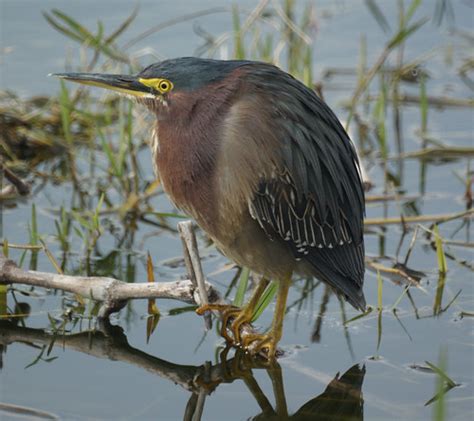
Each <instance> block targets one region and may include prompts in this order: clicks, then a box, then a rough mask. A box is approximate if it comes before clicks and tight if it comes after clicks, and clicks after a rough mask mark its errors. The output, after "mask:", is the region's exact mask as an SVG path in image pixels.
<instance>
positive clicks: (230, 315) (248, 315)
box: [196, 304, 253, 346]
mask: <svg viewBox="0 0 474 421" xmlns="http://www.w3.org/2000/svg"><path fill="white" fill-rule="evenodd" d="M209 310H214V311H218V312H219V313H221V319H222V325H221V330H220V333H221V336H222V337H223V338H224V339H225V340H226V341H227V342H228V343H230V344H232V345H234V346H241V343H242V327H243V325H245V324H250V322H251V320H252V316H253V312H252V311H251V310H250V309H247V308H245V307H244V308H243V309H242V308H240V307H236V306H233V305H230V304H206V305H204V306H201V307H199V308H198V309H197V310H196V313H197V314H199V315H202V314H204V313H205V312H206V311H209ZM229 328H230V331H231V332H232V337H231V336H230V335H229V333H228V329H229Z"/></svg>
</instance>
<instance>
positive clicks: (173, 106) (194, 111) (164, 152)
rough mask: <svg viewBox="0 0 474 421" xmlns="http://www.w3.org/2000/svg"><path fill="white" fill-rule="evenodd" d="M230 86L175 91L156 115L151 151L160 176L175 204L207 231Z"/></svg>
mask: <svg viewBox="0 0 474 421" xmlns="http://www.w3.org/2000/svg"><path fill="white" fill-rule="evenodd" d="M234 92H235V85H234V84H231V83H230V84H229V83H227V84H226V85H222V86H219V87H213V88H212V89H210V88H209V89H208V88H206V89H205V90H202V91H199V92H195V93H187V94H183V95H181V94H175V95H174V96H173V97H171V98H170V99H169V105H168V109H167V110H166V112H165V113H161V114H160V115H159V116H158V117H159V119H158V121H157V127H156V135H157V138H156V140H157V142H156V143H157V146H158V149H157V152H156V155H155V159H156V161H155V162H156V164H157V167H158V173H159V177H160V179H161V181H162V184H163V187H164V189H165V191H166V192H167V193H168V195H169V196H170V198H171V199H172V201H173V202H174V203H175V205H176V206H178V207H179V208H181V209H183V210H184V211H186V212H187V213H188V214H190V215H191V216H192V217H194V218H195V219H196V220H197V222H198V223H199V224H200V225H201V226H203V228H205V229H207V230H208V231H210V232H212V230H213V226H214V225H215V224H216V223H217V219H218V215H217V214H216V209H217V199H218V198H217V197H216V174H215V170H216V167H217V165H216V159H217V156H218V150H219V140H220V139H219V136H220V131H221V128H220V127H221V124H222V122H223V119H224V116H225V115H226V112H227V111H228V109H229V107H230V99H231V98H232V97H233V95H234Z"/></svg>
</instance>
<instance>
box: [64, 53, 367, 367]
mask: <svg viewBox="0 0 474 421" xmlns="http://www.w3.org/2000/svg"><path fill="white" fill-rule="evenodd" d="M55 76H57V77H60V78H63V79H67V80H71V81H73V82H79V83H82V84H87V85H94V86H99V87H102V88H108V89H111V90H114V91H118V92H119V93H123V94H127V95H130V96H132V97H134V98H136V99H137V100H138V102H140V103H142V104H144V105H145V106H146V107H148V109H149V110H150V111H151V112H152V113H154V114H155V116H156V127H155V130H154V134H153V137H152V141H151V152H152V155H153V163H154V166H155V170H156V172H157V176H158V177H159V178H160V180H161V182H162V185H163V188H164V190H165V191H166V193H167V194H168V195H169V197H170V198H171V200H172V202H173V203H174V204H175V205H176V206H177V207H178V208H180V209H182V210H184V211H185V212H187V213H188V214H189V215H191V216H192V217H193V218H194V219H195V220H196V222H197V224H198V225H199V226H200V227H201V228H202V229H203V230H204V231H205V232H206V233H207V234H208V235H209V236H210V237H211V238H212V240H213V241H214V242H215V244H216V245H217V247H218V248H219V249H220V250H221V251H222V252H223V253H224V254H225V255H226V256H227V257H228V258H230V259H231V260H233V261H235V262H236V263H237V264H238V265H241V266H245V267H248V268H250V269H251V270H252V271H253V272H254V273H256V274H258V275H259V276H261V277H262V280H261V281H260V282H259V283H258V284H257V286H256V288H255V291H254V293H253V295H252V297H251V298H250V300H249V302H248V303H247V304H246V305H245V306H244V307H243V308H242V309H238V308H235V307H231V306H229V307H226V308H222V307H219V310H220V311H222V317H223V323H222V330H221V334H222V336H224V337H225V338H226V339H227V340H228V341H232V342H233V343H234V345H240V346H242V347H244V348H247V347H249V345H251V347H250V349H252V350H253V352H260V351H264V352H266V353H267V355H268V357H269V358H273V357H274V356H275V351H276V345H277V343H278V341H279V340H280V338H281V334H282V326H283V318H284V314H285V308H286V299H287V295H288V289H289V286H290V284H291V277H292V274H293V273H298V274H301V275H303V276H314V277H316V278H318V279H320V280H322V281H324V282H325V283H326V284H328V285H329V286H330V287H331V288H332V289H333V290H334V291H335V292H336V293H337V294H339V295H341V296H343V297H344V298H345V299H346V300H347V301H348V302H349V303H350V304H352V305H353V306H354V307H355V308H357V309H359V310H364V309H365V305H366V304H365V298H364V294H363V291H362V284H363V279H364V239H363V218H364V206H365V205H364V191H363V187H362V182H361V177H360V172H359V163H358V158H357V154H356V152H355V149H354V146H353V144H352V142H351V140H350V139H349V137H348V135H347V133H346V132H345V130H344V128H343V127H342V125H341V123H340V122H339V120H338V119H337V117H336V116H335V115H334V113H333V112H332V111H331V110H330V108H329V107H328V106H327V105H326V104H325V103H324V102H323V101H322V100H321V99H320V98H319V97H318V96H317V95H316V94H315V92H313V91H312V90H311V89H309V88H308V87H306V86H305V85H304V84H303V83H301V82H299V81H298V80H296V79H295V78H293V77H292V76H291V75H289V74H288V73H286V72H284V71H282V70H280V69H279V68H278V67H276V66H273V65H271V64H267V63H262V62H255V61H246V60H229V61H224V60H211V59H201V58H194V57H182V58H176V59H170V60H164V61H162V62H159V63H156V64H152V65H150V66H148V67H147V68H145V69H144V70H143V71H142V72H140V73H139V74H138V75H136V76H128V75H110V74H109V75H107V74H89V73H58V74H55ZM270 279H272V280H275V281H278V286H279V288H278V295H277V303H276V309H275V314H274V317H273V323H272V327H271V329H270V330H269V331H268V332H267V333H263V334H255V335H250V336H246V337H245V338H243V337H241V336H242V335H241V327H242V325H243V323H248V322H250V320H251V318H252V315H253V313H254V310H255V307H256V305H257V303H258V301H259V298H260V297H261V296H262V294H263V292H264V291H265V289H266V287H267V285H268V283H269V280H270ZM209 309H216V307H213V306H208V307H205V308H201V309H200V311H201V313H202V312H204V311H206V310H209ZM228 328H230V332H231V333H232V337H231V336H230V335H229V330H228Z"/></svg>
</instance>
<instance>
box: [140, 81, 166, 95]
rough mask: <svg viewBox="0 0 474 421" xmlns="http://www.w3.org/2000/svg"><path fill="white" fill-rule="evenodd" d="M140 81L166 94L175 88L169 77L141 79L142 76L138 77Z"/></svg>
mask: <svg viewBox="0 0 474 421" xmlns="http://www.w3.org/2000/svg"><path fill="white" fill-rule="evenodd" d="M138 81H139V82H140V83H141V84H143V85H145V86H148V87H149V88H152V89H154V90H155V91H158V92H160V93H162V94H166V93H167V92H169V91H171V90H172V89H173V84H172V83H171V82H170V81H169V80H167V79H161V78H153V79H141V78H140V79H138Z"/></svg>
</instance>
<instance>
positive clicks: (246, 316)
mask: <svg viewBox="0 0 474 421" xmlns="http://www.w3.org/2000/svg"><path fill="white" fill-rule="evenodd" d="M269 283H270V281H269V280H268V279H266V278H262V280H261V281H260V282H259V283H258V285H257V287H256V288H255V290H254V292H253V294H252V297H251V298H250V300H249V301H248V303H247V304H246V305H245V307H244V308H239V307H236V306H233V305H230V304H206V305H204V306H201V307H199V308H198V309H197V310H196V313H197V314H199V315H202V314H204V312H206V311H209V310H214V311H218V312H220V313H221V319H222V320H221V322H222V323H221V324H222V325H221V330H220V334H221V336H222V337H223V338H224V339H225V340H226V341H227V342H228V343H231V344H235V345H239V344H240V343H241V333H240V330H241V328H242V325H244V324H245V323H250V321H251V320H252V316H253V314H254V311H255V307H256V306H257V303H258V300H259V299H260V297H261V296H262V294H263V293H264V291H265V288H266V287H267V286H268V284H269ZM230 319H234V320H233V321H232V322H231V323H230V328H231V331H232V334H233V337H232V338H231V337H230V336H229V334H228V333H227V326H228V323H229V320H230Z"/></svg>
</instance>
